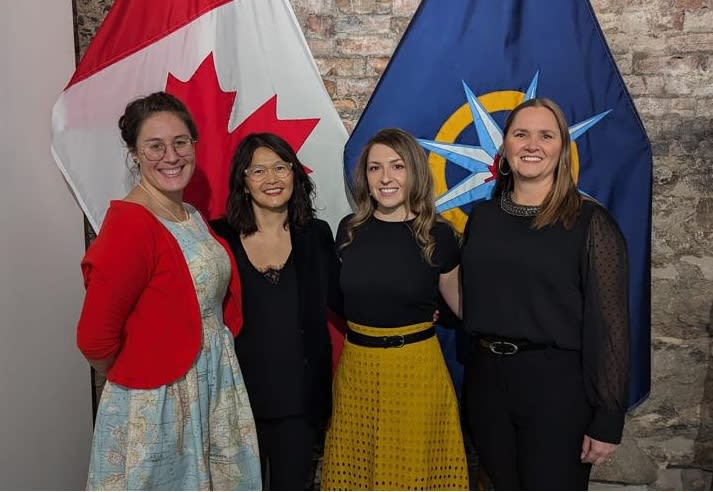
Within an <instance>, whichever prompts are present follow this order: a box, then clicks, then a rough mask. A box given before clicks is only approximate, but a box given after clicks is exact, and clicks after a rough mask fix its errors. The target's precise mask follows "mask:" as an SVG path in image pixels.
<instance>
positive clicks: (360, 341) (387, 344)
mask: <svg viewBox="0 0 713 492" xmlns="http://www.w3.org/2000/svg"><path fill="white" fill-rule="evenodd" d="M386 330H388V328H384V331H386ZM435 334H436V329H435V328H434V327H433V326H431V327H429V328H426V329H425V330H421V331H417V332H416V333H409V334H408V335H387V336H383V337H373V336H370V335H364V334H362V333H359V332H356V331H354V330H352V329H351V328H347V340H349V341H350V342H351V343H353V344H354V345H361V346H362V347H381V348H401V347H403V346H404V345H407V344H409V343H414V342H420V341H421V340H426V339H427V338H431V337H432V336H433V335H435Z"/></svg>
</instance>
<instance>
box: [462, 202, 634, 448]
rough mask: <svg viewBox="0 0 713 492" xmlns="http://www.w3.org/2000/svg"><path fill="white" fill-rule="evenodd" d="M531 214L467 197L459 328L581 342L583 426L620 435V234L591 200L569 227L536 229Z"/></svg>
mask: <svg viewBox="0 0 713 492" xmlns="http://www.w3.org/2000/svg"><path fill="white" fill-rule="evenodd" d="M532 220H533V219H532V218H531V217H520V216H515V215H510V214H508V213H506V212H505V211H503V210H502V208H501V205H500V200H499V199H495V200H489V201H486V202H482V203H480V204H478V205H475V206H474V207H473V209H472V211H471V213H470V217H469V218H468V223H467V224H466V228H465V233H464V243H463V250H462V258H461V268H462V270H461V276H462V281H463V320H464V325H465V330H466V331H467V332H469V333H471V334H475V335H491V336H496V337H497V336H502V337H507V338H515V339H525V340H529V341H531V342H534V343H543V344H548V345H552V346H556V347H559V348H562V349H571V350H580V351H581V352H582V364H583V375H584V379H585V390H586V394H587V398H588V399H589V402H590V404H591V405H592V406H593V407H594V408H595V413H594V419H593V422H592V424H591V425H590V428H589V431H588V432H587V434H588V435H589V436H591V437H593V438H594V439H597V440H601V441H606V442H619V440H620V438H621V432H622V428H623V422H624V413H625V411H626V405H627V390H628V374H629V365H628V358H629V344H628V340H629V314H628V288H627V286H628V273H627V272H628V264H627V252H626V243H625V241H624V238H623V236H622V234H621V231H620V230H619V227H618V226H617V224H616V222H615V221H614V219H613V218H612V217H611V216H610V215H609V213H607V211H606V210H605V209H604V208H603V207H601V206H600V205H598V204H596V203H595V202H593V201H591V200H584V203H583V205H582V209H581V211H580V214H579V216H578V218H577V220H576V222H575V224H574V226H573V228H572V229H570V230H567V229H565V228H564V226H563V225H562V224H561V223H558V224H556V225H553V226H547V227H543V228H541V229H539V230H537V229H533V228H532V227H531V223H532Z"/></svg>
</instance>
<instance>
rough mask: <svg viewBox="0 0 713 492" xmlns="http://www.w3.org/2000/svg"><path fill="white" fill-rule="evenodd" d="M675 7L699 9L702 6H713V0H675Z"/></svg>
mask: <svg viewBox="0 0 713 492" xmlns="http://www.w3.org/2000/svg"><path fill="white" fill-rule="evenodd" d="M673 6H674V8H680V9H686V10H697V9H702V8H709V9H710V8H713V0H674V2H673Z"/></svg>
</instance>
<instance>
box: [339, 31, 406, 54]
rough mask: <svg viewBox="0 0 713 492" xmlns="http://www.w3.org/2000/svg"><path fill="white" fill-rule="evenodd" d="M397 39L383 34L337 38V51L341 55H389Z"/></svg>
mask: <svg viewBox="0 0 713 492" xmlns="http://www.w3.org/2000/svg"><path fill="white" fill-rule="evenodd" d="M397 42H398V41H397V40H396V39H393V38H387V37H383V36H369V35H367V36H353V37H351V38H344V39H338V40H337V51H338V53H339V54H341V55H354V56H358V55H379V56H384V55H385V56H391V55H392V53H393V51H394V48H396V44H397Z"/></svg>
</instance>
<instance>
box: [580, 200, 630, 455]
mask: <svg viewBox="0 0 713 492" xmlns="http://www.w3.org/2000/svg"><path fill="white" fill-rule="evenodd" d="M585 264H586V275H585V280H584V295H585V299H584V317H583V319H584V324H583V331H582V363H583V373H584V383H585V390H586V394H587V398H588V400H589V402H590V404H591V405H592V406H593V407H594V416H593V419H592V422H591V423H590V426H589V428H588V430H587V435H589V436H590V437H592V438H594V439H597V440H598V441H604V442H609V443H618V442H620V441H621V433H622V429H623V426H624V416H625V413H626V406H627V392H628V382H629V309H628V298H629V297H628V296H629V294H628V263H627V251H626V243H625V240H624V237H623V236H622V234H621V232H620V230H619V227H618V226H617V224H616V222H615V221H614V219H613V218H612V217H611V216H610V215H609V214H608V213H607V212H606V211H605V210H604V209H603V208H601V207H597V208H596V209H595V210H594V211H593V215H592V218H591V221H590V224H589V230H588V238H587V251H586V259H585Z"/></svg>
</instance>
